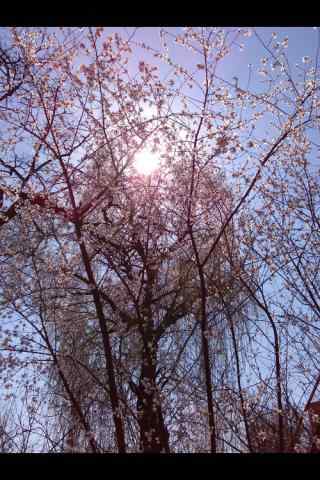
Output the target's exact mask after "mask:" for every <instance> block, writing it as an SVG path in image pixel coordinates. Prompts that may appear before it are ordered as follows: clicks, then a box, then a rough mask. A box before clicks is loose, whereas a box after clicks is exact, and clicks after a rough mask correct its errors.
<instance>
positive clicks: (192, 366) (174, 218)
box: [0, 28, 320, 453]
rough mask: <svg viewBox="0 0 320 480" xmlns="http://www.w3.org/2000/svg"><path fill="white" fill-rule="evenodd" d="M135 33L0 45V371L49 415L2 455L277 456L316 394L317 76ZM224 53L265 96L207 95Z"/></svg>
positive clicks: (194, 32) (235, 33) (236, 37)
mask: <svg viewBox="0 0 320 480" xmlns="http://www.w3.org/2000/svg"><path fill="white" fill-rule="evenodd" d="M138 33H139V32H137V31H136V30H134V31H133V33H132V35H129V36H128V37H127V38H125V36H121V35H120V34H119V33H118V32H117V33H115V34H113V35H108V31H107V30H106V29H102V28H88V29H81V30H80V31H79V29H52V30H47V29H42V28H40V29H16V28H13V29H5V32H4V33H3V35H2V38H1V44H0V61H1V65H0V121H1V124H2V125H1V126H2V127H3V132H4V133H2V134H1V138H0V142H1V145H0V146H1V155H0V168H1V179H0V192H1V197H0V203H1V207H0V208H1V217H0V235H1V242H2V245H3V247H2V251H1V260H0V282H1V283H0V286H1V291H0V294H1V309H2V311H3V315H4V317H6V316H8V319H7V328H6V329H5V330H4V329H3V330H4V331H3V343H2V345H3V350H2V351H3V354H2V357H1V358H2V360H1V362H2V371H3V372H4V375H5V378H4V380H5V384H6V385H10V382H9V376H10V375H11V376H12V377H13V376H14V374H15V373H14V372H16V371H18V370H19V368H21V369H22V371H26V372H28V374H26V376H25V382H29V381H30V378H31V377H32V375H33V376H38V378H39V379H41V381H39V385H38V387H37V388H38V390H36V392H35V394H34V397H35V398H37V396H38V397H39V396H40V395H44V397H45V398H46V400H47V405H46V407H45V408H43V409H41V411H40V410H39V411H38V413H37V414H34V418H33V417H32V419H31V420H32V421H31V420H30V422H29V427H28V428H29V429H28V430H27V431H28V432H31V431H32V432H33V433H32V435H31V434H30V433H29V434H28V435H29V436H28V440H27V441H25V440H24V441H23V442H20V443H19V442H17V441H16V442H13V443H10V448H12V449H16V450H18V449H19V448H20V449H24V450H26V449H29V448H30V449H32V448H33V447H32V446H30V442H32V441H33V439H34V438H35V436H37V438H42V440H41V441H42V447H41V448H42V449H43V450H46V449H47V450H48V451H66V450H68V451H92V452H106V451H118V452H122V453H124V452H130V451H143V452H176V451H210V452H211V453H216V452H218V451H240V452H242V451H243V452H248V451H249V452H254V451H257V450H259V449H260V450H261V448H264V449H267V450H272V451H279V452H284V451H288V449H289V450H290V451H292V450H293V449H294V448H295V446H296V444H297V442H298V441H300V440H301V438H302V437H303V435H302V431H303V432H304V427H303V414H302V413H301V412H302V411H303V410H304V408H305V407H308V405H309V404H310V403H311V402H312V401H313V400H314V397H315V396H316V392H317V388H318V386H319V382H320V380H319V379H320V376H319V372H318V369H317V362H316V361H315V354H316V352H317V350H318V347H319V342H318V326H317V320H318V317H319V315H318V313H319V301H318V288H317V285H318V264H319V261H318V257H319V251H318V250H319V242H318V230H319V229H318V228H317V227H318V226H319V211H318V193H319V192H318V190H319V189H318V173H319V172H317V171H316V168H315V167H314V165H313V163H312V158H313V156H314V155H315V150H316V148H317V147H318V145H317V143H316V140H315V136H316V132H317V128H318V127H319V112H318V109H319V105H320V103H319V98H318V96H319V90H318V74H319V72H318V67H317V65H318V63H317V59H316V60H315V62H314V65H311V66H310V68H309V63H308V62H309V59H308V58H307V57H304V60H303V67H301V68H302V70H303V75H302V77H301V78H299V77H298V76H296V75H294V74H292V72H291V70H290V63H289V60H288V57H287V55H286V54H285V49H286V48H287V44H288V41H287V40H286V39H285V40H283V42H282V43H279V42H277V41H276V39H275V38H274V37H272V38H271V40H270V42H269V43H266V41H265V40H264V39H263V37H262V36H261V34H260V32H259V31H256V30H254V29H253V31H252V32H251V31H249V30H247V29H231V28H230V29H227V30H226V31H223V30H222V29H215V28H195V29H192V28H187V29H184V30H182V31H181V32H180V31H179V32H178V33H177V31H175V30H172V29H168V30H165V29H161V30H160V39H161V48H160V49H157V48H156V47H155V46H150V45H146V44H145V42H139V40H138V38H137V35H138ZM251 33H253V35H251ZM240 38H244V39H245V42H247V45H248V48H250V45H252V44H251V43H250V42H253V41H255V42H256V44H255V45H256V47H257V48H258V47H259V48H261V50H260V51H261V53H262V54H263V55H268V57H269V60H270V61H272V66H271V67H270V68H269V67H268V66H267V64H268V59H266V58H265V57H264V56H263V57H262V58H261V62H262V65H263V68H262V69H260V72H257V73H259V74H262V75H264V77H262V78H265V80H266V82H265V83H263V82H258V80H257V78H256V75H255V73H256V72H255V71H253V70H252V67H249V72H248V78H247V80H248V82H247V87H246V88H244V87H243V88H240V87H239V85H244V84H245V82H244V80H243V79H242V78H241V80H239V78H237V79H236V81H235V82H233V81H231V80H230V79H229V78H228V75H227V74H225V76H224V78H222V77H221V76H220V69H221V65H224V62H228V61H229V60H228V59H229V58H233V57H232V55H233V52H235V51H236V49H238V48H239V44H238V42H239V41H240ZM168 46H170V48H172V49H173V51H172V54H171V55H169V53H168ZM177 48H180V49H184V50H183V51H188V52H190V55H189V54H188V60H187V62H186V64H185V65H184V64H181V65H180V64H178V63H179V58H180V57H179V58H176V57H177V52H176V50H175V49H177ZM136 54H138V55H139V60H138V62H136V60H135V55H136ZM180 55H181V54H180ZM181 58H182V57H181ZM241 76H242V77H243V75H241ZM1 92H2V93H1ZM193 92H194V93H193ZM270 119H271V125H270V124H269V123H268V122H269V121H270ZM139 157H140V159H142V166H143V164H144V163H148V162H149V167H150V164H151V163H152V162H153V161H155V159H156V160H157V165H156V164H154V165H153V169H152V168H151V169H150V170H148V171H147V170H143V169H142V170H141V169H139V165H138V163H137V159H138V158H139ZM297 363H298V369H296V365H297ZM301 365H302V366H301ZM11 372H12V373H11ZM299 375H302V380H301V381H300V383H299V378H298V376H299ZM27 379H28V380H27ZM8 388H10V387H8ZM26 392H27V390H25V392H24V393H23V394H21V395H22V398H23V399H24V400H25V399H26V398H27V393H26ZM299 394H300V399H299ZM8 395H9V397H10V395H11V394H8ZM23 405H24V406H23ZM27 411H28V408H27V401H25V402H22V407H21V411H20V413H19V414H18V417H19V418H20V419H21V421H20V424H21V425H22V424H24V419H25V418H26V415H27V413H26V412H27ZM268 411H269V412H270V411H271V412H272V414H270V415H271V417H272V418H271V417H270V418H271V419H270V418H269V419H267V417H268V414H265V413H263V412H268ZM258 412H260V413H261V412H262V413H261V415H260V416H261V419H260V420H261V421H258V420H257V415H258ZM270 415H269V416H270ZM291 417H292V418H293V417H294V419H293V420H292V418H291ZM28 418H29V417H28ZM49 418H50V419H51V420H50V425H49V424H48V425H47V426H46V427H44V424H45V423H46V422H44V421H43V419H49ZM291 420H292V421H291ZM259 422H260V423H259ZM290 422H291V423H290ZM30 425H32V428H31V426H30ZM34 425H38V427H37V428H35V427H34ZM266 425H267V427H266ZM288 425H291V426H290V434H289V433H288V429H289V427H288ZM291 427H292V428H291ZM259 430H260V431H259ZM261 430H264V431H265V432H267V433H265V435H267V437H268V438H269V437H270V439H269V440H270V442H269V443H268V444H267V445H266V441H263V442H264V443H263V445H262V444H261V442H260V440H259V438H260V436H261V435H260V433H261ZM269 430H270V431H269ZM17 431H18V430H17ZM271 431H272V435H271V434H270V435H269V433H270V432H271ZM4 432H7V433H4V434H3V435H4V436H6V438H9V437H8V435H9V436H10V435H11V434H10V433H8V430H7V427H6V428H4ZM35 432H37V433H35ZM268 432H269V433H268ZM3 435H2V436H3ZM18 436H19V434H18V433H15V434H14V435H13V437H12V435H11V437H12V438H15V437H17V438H18ZM11 437H10V438H11ZM271 437H272V438H271ZM1 438H2V437H1ZM3 438H4V437H3ZM25 438H26V437H25ZM288 438H290V442H289V440H288ZM269 440H268V441H269ZM6 441H7V440H5V442H6ZM41 441H40V440H39V442H40V443H41ZM34 442H36V441H35V440H34ZM259 442H260V443H259ZM288 442H289V443H290V446H288V445H289V443H288ZM6 445H8V444H7V443H6ZM19 445H20V446H19ZM3 448H7V446H5V447H3ZM8 448H9V447H8Z"/></svg>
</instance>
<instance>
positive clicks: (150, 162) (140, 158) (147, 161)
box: [134, 150, 159, 175]
mask: <svg viewBox="0 0 320 480" xmlns="http://www.w3.org/2000/svg"><path fill="white" fill-rule="evenodd" d="M134 166H135V169H136V170H137V171H138V172H139V173H141V174H143V175H149V174H150V173H152V172H153V171H154V170H155V169H156V168H157V167H158V166H159V156H158V155H156V154H155V153H151V152H149V151H148V150H141V152H139V153H137V154H136V155H135V160H134Z"/></svg>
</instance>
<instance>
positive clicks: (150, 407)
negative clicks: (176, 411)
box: [137, 345, 170, 453]
mask: <svg viewBox="0 0 320 480" xmlns="http://www.w3.org/2000/svg"><path fill="white" fill-rule="evenodd" d="M155 351H156V349H155V348H154V349H153V352H152V349H151V348H149V346H148V345H147V346H146V348H144V349H143V358H142V366H141V374H140V380H139V385H138V388H137V411H138V418H139V427H140V445H141V447H140V448H141V450H142V451H143V452H144V453H147V452H148V453H170V449H169V433H168V430H167V428H166V426H165V424H164V419H163V415H162V408H161V403H160V398H159V395H158V392H157V386H156V362H155Z"/></svg>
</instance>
